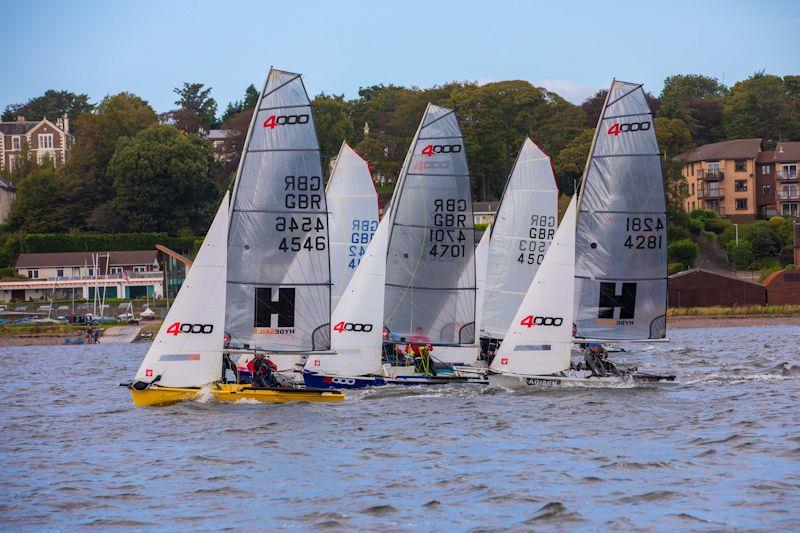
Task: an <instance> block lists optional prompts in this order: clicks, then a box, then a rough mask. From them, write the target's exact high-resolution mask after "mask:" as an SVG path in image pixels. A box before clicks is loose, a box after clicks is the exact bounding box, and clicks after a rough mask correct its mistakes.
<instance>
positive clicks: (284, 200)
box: [226, 70, 331, 351]
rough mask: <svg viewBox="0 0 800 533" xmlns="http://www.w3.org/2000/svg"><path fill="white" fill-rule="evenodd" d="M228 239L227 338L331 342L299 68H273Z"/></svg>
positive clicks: (274, 347)
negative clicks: (295, 72)
mask: <svg viewBox="0 0 800 533" xmlns="http://www.w3.org/2000/svg"><path fill="white" fill-rule="evenodd" d="M231 208H232V212H231V222H230V235H229V239H228V308H227V315H226V329H227V331H228V333H229V334H230V337H231V345H232V346H235V347H246V348H251V349H261V350H269V351H312V350H325V349H328V348H329V346H330V331H329V323H330V304H331V277H330V257H329V255H328V254H329V253H330V249H329V248H330V247H329V241H328V215H327V212H328V207H327V204H326V201H325V189H324V187H323V179H322V168H321V166H320V156H319V145H318V143H317V135H316V131H315V129H314V120H313V118H312V115H311V107H310V106H309V101H308V95H307V93H306V90H305V87H304V86H303V81H302V79H301V78H300V75H299V74H294V73H291V72H283V71H280V70H270V72H269V76H268V78H267V81H266V83H265V85H264V89H263V91H262V92H261V95H260V97H259V99H258V104H257V106H256V112H255V113H254V114H253V120H252V123H251V124H250V131H249V132H248V135H247V139H246V141H245V148H244V152H243V154H242V159H241V161H240V162H239V169H238V172H237V176H236V184H235V186H234V197H233V203H232V206H231Z"/></svg>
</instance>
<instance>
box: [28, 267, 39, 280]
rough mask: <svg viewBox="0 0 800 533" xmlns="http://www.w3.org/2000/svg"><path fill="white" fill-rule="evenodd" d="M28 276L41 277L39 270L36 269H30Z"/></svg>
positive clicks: (32, 277)
mask: <svg viewBox="0 0 800 533" xmlns="http://www.w3.org/2000/svg"><path fill="white" fill-rule="evenodd" d="M28 277H29V278H31V279H36V278H38V277H39V271H38V270H36V269H32V270H28Z"/></svg>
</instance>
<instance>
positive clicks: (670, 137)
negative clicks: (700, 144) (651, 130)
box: [655, 117, 694, 160]
mask: <svg viewBox="0 0 800 533" xmlns="http://www.w3.org/2000/svg"><path fill="white" fill-rule="evenodd" d="M655 127H656V137H657V138H658V149H659V151H660V152H661V156H662V157H663V158H664V159H665V160H667V159H672V158H673V157H675V156H677V155H680V154H682V153H684V152H688V151H689V150H691V149H692V148H693V147H694V145H693V143H692V132H691V131H689V127H688V126H687V125H686V123H685V122H684V121H683V120H681V119H679V118H665V117H659V118H657V119H656V120H655Z"/></svg>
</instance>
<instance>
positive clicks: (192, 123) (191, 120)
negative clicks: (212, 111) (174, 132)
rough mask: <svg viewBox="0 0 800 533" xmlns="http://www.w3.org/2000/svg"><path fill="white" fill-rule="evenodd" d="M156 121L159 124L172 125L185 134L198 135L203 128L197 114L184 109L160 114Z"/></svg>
mask: <svg viewBox="0 0 800 533" xmlns="http://www.w3.org/2000/svg"><path fill="white" fill-rule="evenodd" d="M158 121H159V122H160V123H161V124H172V125H173V126H175V127H176V128H178V129H179V130H181V131H183V132H185V133H198V132H199V131H200V130H201V129H202V127H203V121H202V120H200V117H199V116H198V115H197V113H195V112H194V111H192V110H191V109H185V108H180V109H175V110H173V111H167V112H166V113H161V114H160V115H159V116H158Z"/></svg>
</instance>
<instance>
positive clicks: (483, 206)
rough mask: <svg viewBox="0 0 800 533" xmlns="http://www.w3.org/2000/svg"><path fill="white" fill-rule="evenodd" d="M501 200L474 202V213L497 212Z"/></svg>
mask: <svg viewBox="0 0 800 533" xmlns="http://www.w3.org/2000/svg"><path fill="white" fill-rule="evenodd" d="M498 209H500V202H499V201H496V202H472V212H473V213H497V210H498Z"/></svg>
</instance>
